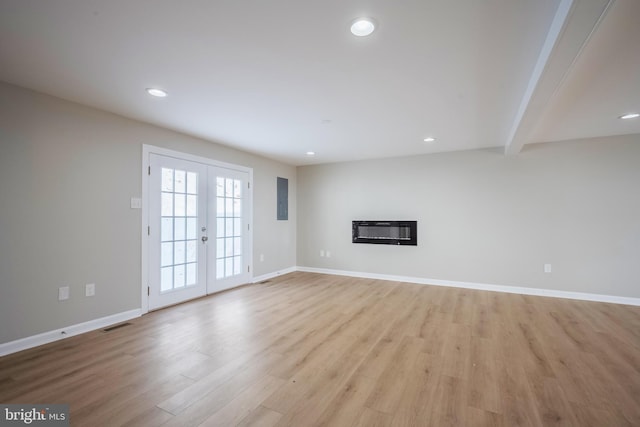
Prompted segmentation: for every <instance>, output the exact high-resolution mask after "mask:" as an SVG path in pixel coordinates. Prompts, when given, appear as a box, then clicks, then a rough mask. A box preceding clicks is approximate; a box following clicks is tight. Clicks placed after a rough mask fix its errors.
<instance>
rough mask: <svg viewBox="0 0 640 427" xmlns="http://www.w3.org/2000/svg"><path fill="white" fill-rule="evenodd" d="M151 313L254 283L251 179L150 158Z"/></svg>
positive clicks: (243, 174)
mask: <svg viewBox="0 0 640 427" xmlns="http://www.w3.org/2000/svg"><path fill="white" fill-rule="evenodd" d="M149 166H150V169H149V181H148V185H149V190H148V195H149V229H148V238H149V245H148V248H149V249H148V250H149V255H148V256H149V264H148V265H149V272H148V278H149V290H148V295H149V310H153V309H157V308H161V307H165V306H168V305H172V304H177V303H179V302H182V301H186V300H189V299H193V298H197V297H200V296H204V295H206V294H209V293H213V292H218V291H221V290H224V289H228V288H231V287H234V286H238V285H241V284H244V283H248V282H249V281H250V279H251V274H250V272H249V268H250V267H249V260H250V257H249V256H248V255H249V246H250V245H249V242H250V224H249V218H250V215H249V213H250V200H251V199H250V197H249V192H250V187H249V174H248V173H247V172H245V171H240V170H234V169H227V168H222V167H216V166H211V165H207V164H204V163H200V162H196V161H189V160H184V159H178V158H174V157H168V156H163V155H159V154H153V153H151V154H150V155H149Z"/></svg>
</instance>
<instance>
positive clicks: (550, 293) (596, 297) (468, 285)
mask: <svg viewBox="0 0 640 427" xmlns="http://www.w3.org/2000/svg"><path fill="white" fill-rule="evenodd" d="M296 269H297V271H306V272H309V273H322V274H334V275H337V276H349V277H360V278H365V279H378V280H390V281H394V282H407V283H418V284H421V285H434V286H449V287H453V288H465V289H478V290H483V291H493V292H506V293H510V294H523V295H536V296H543V297H553V298H568V299H577V300H583V301H597V302H608V303H612V304H624V305H636V306H640V298H630V297H617V296H612V295H601V294H588V293H583V292H567V291H557V290H553V289H540V288H525V287H520V286H504V285H491V284H485V283H475V282H456V281H451V280H439V279H427V278H422V277H410V276H395V275H390V274H377V273H362V272H357V271H347V270H332V269H329V268H315V267H300V266H299V267H297V268H296Z"/></svg>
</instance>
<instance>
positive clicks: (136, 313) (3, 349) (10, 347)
mask: <svg viewBox="0 0 640 427" xmlns="http://www.w3.org/2000/svg"><path fill="white" fill-rule="evenodd" d="M141 315H142V312H141V310H140V309H139V308H137V309H135V310H129V311H123V312H122V313H117V314H112V315H111V316H106V317H101V318H99V319H93V320H89V321H87V322H83V323H78V324H76V325H71V326H67V327H66V328H60V329H55V330H53V331H48V332H43V333H41V334H38V335H32V336H30V337H26V338H20V339H18V340H15V341H9V342H7V343H3V344H0V356H6V355H7V354H11V353H17V352H18V351H22V350H26V349H29V348H33V347H38V346H40V345H43V344H48V343H51V342H54V341H59V340H61V339H64V338H69V337H72V336H74V335H80V334H84V333H85V332H90V331H95V330H96V329H101V328H104V327H107V326H110V325H113V324H116V323H120V322H124V321H127V320H131V319H135V318H136V317H140V316H141Z"/></svg>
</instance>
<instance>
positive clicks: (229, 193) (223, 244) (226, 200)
mask: <svg viewBox="0 0 640 427" xmlns="http://www.w3.org/2000/svg"><path fill="white" fill-rule="evenodd" d="M242 188H243V186H242V180H239V179H232V178H225V177H221V176H219V177H217V178H216V219H217V221H216V222H217V229H216V233H217V245H216V249H217V250H216V278H217V279H224V278H227V277H232V276H235V275H238V274H242V268H241V266H242V256H243V254H242V197H243V194H242Z"/></svg>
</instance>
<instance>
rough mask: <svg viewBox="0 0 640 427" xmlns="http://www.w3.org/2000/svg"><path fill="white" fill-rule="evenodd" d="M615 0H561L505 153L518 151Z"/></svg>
mask: <svg viewBox="0 0 640 427" xmlns="http://www.w3.org/2000/svg"><path fill="white" fill-rule="evenodd" d="M614 1H615V0H561V1H560V4H559V5H558V9H557V10H556V14H555V16H554V18H553V22H552V23H551V27H550V28H549V32H548V33H547V38H546V40H545V42H544V45H543V46H542V50H541V51H540V55H539V56H538V61H537V62H536V65H535V67H534V69H533V72H532V73H531V77H530V79H529V84H528V86H527V89H526V91H525V93H524V96H523V97H522V101H521V102H520V107H519V108H518V111H517V113H516V116H515V120H514V122H513V125H512V127H511V131H510V132H509V137H508V138H507V142H506V145H505V148H504V153H505V155H514V154H518V153H519V152H520V150H522V147H523V146H524V145H525V144H526V143H528V142H531V141H528V140H527V138H528V137H529V135H530V134H531V132H532V131H533V129H534V127H535V126H536V124H537V123H538V120H539V119H540V117H541V116H542V113H543V112H544V111H545V109H546V107H547V105H548V104H549V102H550V101H551V100H552V98H553V96H554V95H555V93H556V91H557V90H558V89H559V88H560V86H561V85H562V83H563V82H564V80H565V78H566V77H567V75H568V74H569V72H570V71H571V69H572V68H573V64H574V63H575V61H576V59H577V58H578V56H579V55H580V52H582V49H583V48H584V46H585V45H586V44H587V42H588V41H589V39H590V37H591V35H592V34H593V33H594V32H595V30H596V28H597V27H598V24H599V23H600V21H601V20H602V18H604V16H605V14H606V12H607V10H608V9H609V7H610V6H611V4H613V2H614Z"/></svg>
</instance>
